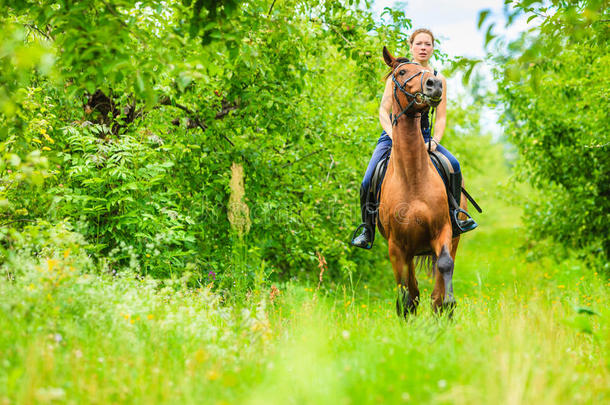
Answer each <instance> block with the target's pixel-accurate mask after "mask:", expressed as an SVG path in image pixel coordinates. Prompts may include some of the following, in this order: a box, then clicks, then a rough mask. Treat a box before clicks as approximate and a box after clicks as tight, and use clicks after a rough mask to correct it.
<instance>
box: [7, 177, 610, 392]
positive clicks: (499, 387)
mask: <svg viewBox="0 0 610 405" xmlns="http://www.w3.org/2000/svg"><path fill="white" fill-rule="evenodd" d="M492 181H494V180H493V179H490V177H488V176H486V177H483V176H481V177H480V178H478V177H476V176H473V179H472V181H471V184H472V187H471V188H472V189H475V190H476V189H479V190H488V191H486V192H481V193H479V195H478V197H479V199H480V200H481V201H480V202H481V204H482V205H483V206H484V208H486V213H485V214H484V215H482V216H479V217H478V219H479V221H480V222H481V227H480V229H478V230H476V231H474V232H472V233H471V234H467V235H465V236H464V237H463V240H462V241H461V246H460V249H459V254H458V258H457V260H456V270H455V275H454V286H455V294H456V299H457V302H458V306H457V309H456V312H455V316H454V319H453V320H448V319H446V318H445V317H443V316H440V317H439V316H436V315H434V314H433V312H432V310H431V308H430V305H431V303H430V298H429V295H430V293H431V289H432V280H431V279H429V278H428V277H427V275H426V274H420V275H418V277H419V281H420V288H421V290H422V293H423V294H422V303H421V304H420V311H419V312H418V315H417V316H414V317H409V318H407V320H401V319H399V318H398V317H397V316H396V315H395V312H394V298H395V291H394V285H393V284H394V283H393V280H392V276H391V270H390V267H389V265H388V264H387V263H386V264H383V263H382V264H380V266H386V267H387V272H386V273H385V274H387V276H382V277H380V278H379V279H378V280H376V281H375V282H374V283H372V282H369V283H368V284H363V283H360V284H356V285H353V284H349V285H346V286H341V285H333V284H330V283H329V282H328V281H327V280H326V278H324V279H323V280H322V282H321V284H320V288H318V286H317V284H316V285H311V286H304V285H297V284H294V283H286V284H283V285H279V286H278V287H279V290H278V288H276V287H273V289H272V292H271V291H270V289H269V288H268V287H267V286H265V284H264V283H258V284H257V288H258V290H257V291H256V293H255V294H250V295H249V296H245V297H244V298H243V301H241V302H240V301H239V300H234V299H233V300H231V302H230V303H228V302H223V301H222V299H221V297H219V296H218V295H216V294H215V293H214V292H213V291H212V290H211V289H210V288H209V287H208V286H202V287H201V288H196V289H193V288H189V287H188V280H167V281H164V282H159V281H155V280H152V279H148V278H140V277H136V276H135V274H136V273H135V272H134V273H131V274H130V273H129V272H123V273H120V274H121V277H113V276H112V275H110V273H109V272H107V271H101V270H98V274H92V273H91V271H90V270H89V271H87V272H85V271H84V270H83V269H84V268H87V267H88V266H91V263H88V261H87V258H86V255H85V253H84V252H82V251H79V250H78V249H77V248H76V247H75V246H76V244H75V242H74V243H72V242H70V243H72V244H70V243H68V242H66V243H63V244H60V247H61V249H59V250H57V251H56V252H55V253H53V252H52V251H50V250H44V249H42V250H39V252H41V253H40V254H38V255H33V254H32V253H31V252H29V251H20V250H18V249H17V250H16V253H15V256H14V257H13V258H12V259H11V261H10V263H9V264H10V266H9V267H10V269H9V268H4V272H3V277H2V279H1V281H0V296H1V297H2V299H1V300H0V404H34V403H74V404H80V403H100V404H108V403H146V404H153V403H172V404H173V403H192V404H207V403H210V404H221V403H235V404H241V403H246V404H248V403H249V404H260V403H264V404H268V403H277V404H303V403H306V404H308V403H310V404H320V403H332V404H335V403H338V404H343V403H345V404H352V403H353V404H359V403H422V402H423V403H455V404H473V403H480V404H488V403H493V404H496V403H500V404H530V403H536V404H557V403H582V404H588V403H608V402H610V353H609V349H610V347H609V346H610V326H609V322H610V309H609V308H610V299H609V290H610V283H609V281H608V280H607V278H605V277H604V276H602V275H601V274H597V273H596V272H594V271H593V270H591V269H588V268H585V264H583V263H581V262H580V261H578V260H577V259H576V258H571V259H568V260H564V261H562V262H559V263H557V262H556V261H554V258H553V257H547V258H538V257H537V256H531V255H528V254H527V252H526V251H525V250H523V249H522V247H521V245H522V244H523V240H522V228H521V225H520V223H519V219H518V218H519V214H520V210H519V208H518V207H517V206H516V205H514V204H510V201H508V200H507V199H505V198H501V196H502V195H504V191H502V192H501V193H500V192H498V193H496V192H492V191H489V190H493V189H494V187H492V186H491V185H490V184H489V183H490V182H492ZM507 201H508V202H507ZM51 236H53V237H54V238H56V237H57V235H55V234H53V235H51ZM68 240H70V239H69V238H68ZM381 246H382V245H381V244H380V245H378V246H377V247H376V248H382V247H381ZM324 269H325V270H326V271H328V272H332V271H335V269H332V268H329V269H326V268H325V267H324ZM9 270H10V271H9ZM261 271H264V266H263V270H261ZM359 271H362V272H365V271H367V269H360V270H359Z"/></svg>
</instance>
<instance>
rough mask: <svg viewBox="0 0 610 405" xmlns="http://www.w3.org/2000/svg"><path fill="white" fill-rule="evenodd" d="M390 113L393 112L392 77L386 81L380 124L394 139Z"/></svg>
mask: <svg viewBox="0 0 610 405" xmlns="http://www.w3.org/2000/svg"><path fill="white" fill-rule="evenodd" d="M390 112H392V77H388V79H387V80H386V81H385V89H384V90H383V96H382V97H381V105H379V123H380V124H381V128H383V130H384V131H385V132H386V134H388V136H389V137H390V139H392V120H390Z"/></svg>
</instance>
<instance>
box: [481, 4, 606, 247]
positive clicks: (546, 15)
mask: <svg viewBox="0 0 610 405" xmlns="http://www.w3.org/2000/svg"><path fill="white" fill-rule="evenodd" d="M507 3H508V4H510V5H511V6H512V7H511V8H508V9H507V11H508V16H509V18H508V21H509V23H511V21H514V20H515V19H516V18H517V17H518V16H526V17H527V20H528V22H529V21H532V20H533V21H537V22H539V24H537V25H536V27H535V28H533V29H532V30H530V31H529V32H526V33H524V34H523V35H522V36H521V37H520V38H518V39H517V40H515V41H512V42H508V43H507V42H506V41H505V40H503V39H502V38H500V39H497V40H496V41H495V45H496V56H495V62H496V70H495V73H496V78H497V79H498V89H499V99H498V100H497V101H499V102H500V103H502V104H503V105H504V106H505V114H504V117H503V125H504V127H505V133H506V135H507V137H508V139H509V140H510V141H511V142H512V143H514V144H515V145H516V147H517V149H518V152H519V161H518V168H519V173H520V175H521V177H522V178H525V179H527V180H529V182H530V183H531V184H532V185H533V186H534V187H535V188H536V189H537V190H539V193H538V196H537V198H536V199H533V200H532V201H530V203H529V204H528V205H527V207H526V208H527V212H526V214H527V219H528V221H529V223H530V225H531V228H530V229H531V233H532V236H533V237H535V238H546V237H550V238H552V239H554V240H556V241H558V242H560V243H562V244H563V245H565V246H569V247H573V248H579V249H582V248H584V249H586V250H589V251H595V252H597V253H601V255H602V256H604V257H605V258H606V259H607V258H608V257H610V239H609V238H608V234H609V233H610V187H609V184H610V154H609V153H608V148H609V146H610V140H609V132H610V126H609V125H610V121H609V120H608V109H609V107H610V105H609V100H610V98H609V97H608V92H607V89H608V87H609V85H610V70H609V69H610V68H609V66H610V59H609V55H610V52H609V51H610V48H609V43H610V41H609V39H610V38H609V34H610V29H609V26H608V21H609V18H610V16H609V15H608V8H607V2H605V1H601V0H587V1H582V0H581V1H574V0H570V1H563V0H562V1H558V0H553V1H550V2H541V1H521V2H516V1H508V2H507ZM485 16H486V14H483V13H482V14H481V21H483V20H484V19H485ZM490 27H491V25H490ZM487 31H488V32H489V33H490V35H491V36H492V37H493V27H491V29H489V28H488V30H487ZM504 46H505V47H504Z"/></svg>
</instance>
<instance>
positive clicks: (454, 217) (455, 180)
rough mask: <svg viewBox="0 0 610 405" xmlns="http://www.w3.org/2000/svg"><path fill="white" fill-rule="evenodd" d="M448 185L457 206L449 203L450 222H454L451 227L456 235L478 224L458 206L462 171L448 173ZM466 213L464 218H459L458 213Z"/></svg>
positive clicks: (470, 229) (460, 198) (460, 196)
mask: <svg viewBox="0 0 610 405" xmlns="http://www.w3.org/2000/svg"><path fill="white" fill-rule="evenodd" d="M449 187H450V188H451V194H453V198H454V199H455V202H456V204H457V207H453V206H452V205H454V204H451V203H450V204H449V206H450V211H451V222H452V223H453V224H454V226H453V229H454V231H456V232H454V235H453V236H457V235H459V234H461V233H464V232H468V231H472V230H473V229H474V228H476V227H477V226H478V224H477V223H476V222H475V221H474V219H472V217H471V216H470V214H469V213H468V212H466V211H464V210H463V209H461V208H460V202H461V200H462V173H461V172H459V173H450V174H449ZM460 213H462V214H464V215H466V217H467V218H466V219H459V217H458V216H459V214H460ZM456 228H457V229H456Z"/></svg>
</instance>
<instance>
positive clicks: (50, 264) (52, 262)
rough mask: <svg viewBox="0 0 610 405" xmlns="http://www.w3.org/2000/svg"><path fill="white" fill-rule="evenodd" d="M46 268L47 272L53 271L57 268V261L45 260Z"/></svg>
mask: <svg viewBox="0 0 610 405" xmlns="http://www.w3.org/2000/svg"><path fill="white" fill-rule="evenodd" d="M47 266H48V268H49V271H53V269H54V268H55V266H57V260H55V259H48V260H47Z"/></svg>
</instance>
